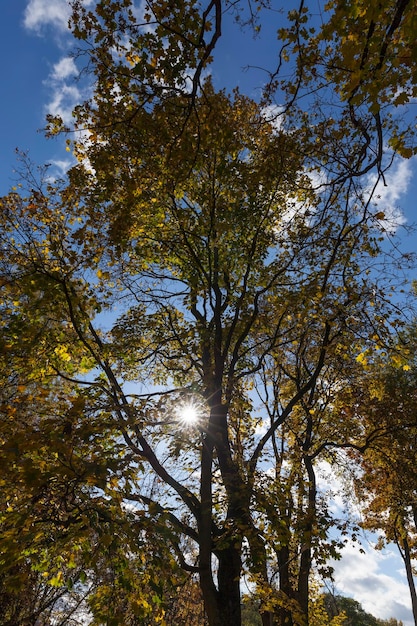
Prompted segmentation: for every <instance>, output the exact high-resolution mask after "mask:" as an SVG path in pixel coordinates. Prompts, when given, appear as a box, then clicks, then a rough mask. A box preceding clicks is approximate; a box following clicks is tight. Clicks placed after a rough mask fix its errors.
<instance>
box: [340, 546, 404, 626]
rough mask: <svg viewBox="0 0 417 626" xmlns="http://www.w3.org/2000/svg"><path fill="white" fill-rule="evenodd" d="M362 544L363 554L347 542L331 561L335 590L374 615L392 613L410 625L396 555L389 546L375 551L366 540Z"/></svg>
mask: <svg viewBox="0 0 417 626" xmlns="http://www.w3.org/2000/svg"><path fill="white" fill-rule="evenodd" d="M362 548H363V549H365V554H362V553H361V552H359V548H358V546H355V545H353V544H350V543H349V544H347V546H346V547H345V548H344V549H343V551H342V558H341V560H340V561H337V562H335V563H333V566H334V568H335V574H334V581H335V586H336V592H337V593H342V594H343V595H346V596H348V597H350V598H354V599H355V600H357V601H358V602H360V603H361V605H362V607H363V609H364V610H365V611H367V612H368V613H371V614H372V615H374V616H375V617H378V618H380V619H389V618H390V617H395V618H396V619H397V620H402V621H403V622H404V624H405V626H414V621H413V617H412V613H411V601H410V593H409V589H408V585H407V582H406V580H405V577H404V569H403V567H402V561H401V558H400V556H399V555H398V554H397V553H395V552H394V551H393V550H389V549H386V550H383V551H376V550H374V549H373V547H372V546H371V545H370V544H369V545H368V546H366V545H363V546H362ZM398 571H400V573H401V575H400V576H399V575H398ZM387 572H388V573H387Z"/></svg>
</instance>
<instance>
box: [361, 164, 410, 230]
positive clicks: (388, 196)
mask: <svg viewBox="0 0 417 626" xmlns="http://www.w3.org/2000/svg"><path fill="white" fill-rule="evenodd" d="M414 163H415V159H398V160H397V161H396V162H395V163H394V165H393V166H392V167H391V168H390V169H389V170H388V172H387V173H386V175H385V181H382V180H379V182H378V183H377V176H376V174H372V175H370V176H368V177H367V187H368V188H369V189H372V188H373V187H375V185H376V187H375V192H374V196H373V200H374V203H375V208H376V211H375V212H379V211H380V212H382V213H384V215H385V219H383V220H380V223H381V226H382V228H384V229H385V230H387V231H388V232H395V231H396V230H397V228H398V227H399V226H401V225H403V224H405V223H406V218H405V216H404V214H403V212H402V210H401V206H400V201H401V200H402V199H404V198H405V195H406V193H407V191H408V188H409V185H410V182H411V180H412V177H413V166H414Z"/></svg>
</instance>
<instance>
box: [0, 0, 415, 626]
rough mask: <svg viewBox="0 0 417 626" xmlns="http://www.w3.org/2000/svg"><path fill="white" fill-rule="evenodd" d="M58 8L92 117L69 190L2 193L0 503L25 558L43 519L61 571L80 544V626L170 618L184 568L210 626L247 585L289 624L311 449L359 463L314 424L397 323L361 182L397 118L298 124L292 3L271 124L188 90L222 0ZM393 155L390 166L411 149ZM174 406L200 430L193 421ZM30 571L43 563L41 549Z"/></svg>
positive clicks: (258, 112)
mask: <svg viewBox="0 0 417 626" xmlns="http://www.w3.org/2000/svg"><path fill="white" fill-rule="evenodd" d="M227 6H229V5H227ZM250 6H251V7H255V6H257V5H256V4H253V5H250ZM73 7H74V13H73V17H72V27H73V30H74V33H75V34H76V36H77V37H78V38H79V39H80V41H81V42H85V44H87V49H88V51H89V52H88V54H89V58H90V61H91V67H92V69H93V72H94V73H95V91H94V95H93V97H92V99H91V101H89V102H86V103H84V104H83V105H80V106H79V107H78V108H77V109H76V110H75V111H74V118H75V123H76V129H77V130H81V129H82V130H83V131H88V132H85V134H84V135H82V136H81V137H78V138H77V139H76V141H75V142H74V143H73V144H72V145H73V148H74V152H75V154H76V156H77V158H78V165H76V166H75V167H73V168H72V170H71V171H70V172H69V175H68V181H65V183H66V184H63V186H59V184H58V183H57V184H52V183H51V182H50V181H46V186H44V187H40V188H39V189H37V190H36V192H30V193H29V194H28V195H27V197H24V196H23V194H22V195H20V194H18V193H16V192H13V193H11V194H9V196H8V197H6V198H4V199H3V207H2V208H3V212H2V216H1V219H2V226H3V234H2V247H1V280H2V285H3V290H4V301H3V304H2V324H3V331H4V336H5V346H4V347H5V351H6V354H7V366H6V367H5V370H4V372H3V374H2V375H3V380H4V381H5V383H6V384H5V387H4V388H5V390H6V396H7V397H6V398H5V401H4V403H3V409H4V414H5V416H6V418H5V420H4V424H5V426H4V430H5V434H4V438H3V439H4V452H5V454H6V456H7V458H9V459H11V458H13V455H15V462H14V463H10V464H9V467H10V472H11V475H13V473H14V472H16V474H17V476H18V478H19V481H21V484H22V494H23V497H22V499H20V498H19V494H18V493H13V497H14V500H15V501H16V502H18V503H19V505H20V503H21V502H22V503H23V507H22V511H23V510H25V511H26V513H29V518H30V519H31V520H33V524H32V526H34V525H35V524H39V523H42V526H41V528H42V533H41V534H40V536H39V538H38V543H35V546H34V551H33V553H32V563H34V562H36V559H39V558H40V554H41V552H42V550H44V549H45V546H44V540H45V532H46V528H48V524H49V528H50V530H49V532H50V535H49V536H54V535H55V534H57V533H58V536H59V537H60V539H61V540H62V541H60V543H59V545H60V546H63V547H64V555H65V556H66V553H65V550H68V546H69V545H70V541H71V540H72V538H73V537H74V536H77V535H79V537H80V539H79V540H78V543H77V545H78V546H80V550H79V551H80V554H81V557H82V558H80V567H83V568H84V569H83V571H84V572H85V573H86V575H87V576H91V579H92V580H94V581H95V580H98V581H100V585H101V587H97V589H95V590H94V591H92V593H91V594H90V597H89V602H90V606H91V607H92V610H93V613H94V615H95V617H94V619H95V620H96V623H100V620H101V621H104V620H105V619H107V620H108V621H109V620H110V621H111V620H113V622H115V623H117V620H119V622H120V620H121V619H122V616H123V620H124V621H125V623H130V621H128V620H132V621H131V623H140V621H139V620H143V619H148V616H149V614H152V613H153V615H154V616H156V617H155V619H156V618H158V619H161V620H162V619H164V611H165V610H166V608H165V607H164V598H165V599H166V598H167V597H169V595H170V594H171V593H172V589H173V588H178V586H179V583H180V582H181V580H179V578H181V576H180V574H179V572H180V570H181V569H182V570H183V571H184V572H189V573H191V574H195V575H198V578H199V586H200V590H201V594H202V597H203V601H204V607H205V612H206V614H207V620H208V623H209V624H210V626H219V625H220V624H221V625H222V626H228V625H229V624H230V625H231V624H233V626H238V625H239V624H240V623H241V599H240V580H241V576H242V571H246V572H247V573H248V575H250V576H252V577H253V579H254V581H255V584H256V585H257V590H258V592H259V597H260V599H261V605H260V610H261V614H262V621H263V624H264V626H266V625H267V624H272V623H274V622H275V623H283V622H284V621H285V620H286V621H287V623H289V624H291V623H302V622H303V621H304V622H307V621H308V596H309V588H308V579H309V573H310V570H311V566H312V561H313V558H314V557H315V556H316V557H317V555H320V550H321V557H320V558H321V559H322V560H325V553H326V551H325V549H326V545H325V544H326V529H327V527H328V524H329V520H328V516H326V514H325V509H323V510H321V509H320V507H318V505H317V488H316V484H315V473H314V464H315V462H316V461H317V459H318V458H319V456H320V455H321V454H322V453H324V451H325V450H326V448H327V447H328V445H333V446H336V445H337V446H346V445H355V446H356V447H363V446H364V440H363V432H362V430H361V427H360V424H359V423H358V422H357V421H356V420H353V422H352V421H348V420H347V419H346V414H343V413H341V414H340V415H339V416H338V420H337V421H336V422H335V421H334V420H333V421H332V420H331V419H330V418H329V414H330V412H331V411H330V409H331V403H332V400H333V399H334V395H336V392H337V390H338V388H339V387H340V376H341V373H342V372H343V369H344V367H345V366H346V363H350V362H351V361H352V360H353V361H354V359H355V357H357V356H358V355H363V354H364V352H365V351H366V350H367V349H371V347H372V346H373V345H374V344H375V343H377V342H380V341H381V339H384V338H385V337H386V338H387V341H388V340H389V335H390V333H389V327H390V325H394V326H395V325H397V324H399V323H400V319H399V316H398V315H397V313H396V309H395V306H393V305H392V304H390V302H389V298H388V297H387V295H386V293H388V292H385V291H384V280H383V277H382V276H381V275H378V272H377V270H376V268H375V267H374V263H375V259H376V258H377V257H378V255H379V254H380V247H379V240H380V239H381V237H382V230H381V229H382V228H383V227H382V226H381V220H382V219H383V217H384V216H383V213H381V211H380V210H379V209H378V207H377V208H375V207H374V205H373V194H374V190H375V187H374V188H373V189H371V190H369V188H368V187H369V186H368V185H366V184H364V185H363V184H362V183H363V182H364V181H363V180H361V178H360V177H361V176H362V175H364V174H365V173H367V172H369V171H371V170H372V168H374V170H375V172H376V177H377V178H376V180H377V181H378V180H382V179H383V176H384V169H385V167H386V166H387V165H388V164H389V163H390V162H391V155H390V154H388V156H387V157H385V155H384V154H383V153H382V142H381V133H382V131H383V130H384V132H385V130H386V129H387V132H388V130H391V126H389V123H390V122H389V121H388V122H384V121H382V118H381V115H380V114H379V112H378V114H377V113H375V111H374V110H373V102H372V103H371V104H370V105H369V106H368V104H369V103H368V101H367V103H368V104H367V103H364V102H362V101H361V102H360V103H359V104H358V102H356V101H355V98H356V91H357V90H356V91H355V94H354V95H355V98H354V97H353V96H352V98H351V97H350V95H349V96H348V98H347V100H348V102H347V104H346V105H343V106H341V108H340V109H339V112H338V114H337V115H336V116H335V117H334V118H333V117H332V116H331V115H329V111H330V109H328V108H327V109H326V107H325V100H324V99H322V100H321V102H315V101H314V102H313V99H312V98H309V99H308V102H309V106H311V105H312V104H314V105H315V106H314V107H313V106H311V111H310V112H309V114H307V113H306V111H305V110H302V108H301V107H300V106H299V103H300V102H301V99H300V98H299V96H301V95H302V91H303V89H304V92H305V89H308V90H311V91H314V89H313V82H312V81H313V78H314V72H313V70H312V69H311V70H309V69H308V68H309V67H310V68H311V59H312V58H313V57H312V55H313V51H314V50H318V47H317V46H319V45H321V43H320V42H324V41H326V37H328V35H327V34H326V31H325V30H323V31H322V33H321V34H320V37H319V38H318V39H317V42H313V41H312V40H311V41H308V42H307V44H306V46H303V45H301V39H302V38H304V39H305V37H306V35H305V30H304V26H302V24H303V23H304V22H305V11H304V9H303V7H301V8H300V11H298V12H296V15H295V17H294V16H293V17H294V19H293V18H291V19H293V24H294V27H293V29H292V30H291V28H289V29H287V30H286V33H285V36H286V37H287V38H288V40H289V41H290V43H291V46H292V47H293V48H294V50H295V52H296V53H297V55H298V60H297V62H296V63H295V62H294V65H293V66H292V67H293V68H294V70H295V72H296V74H297V76H298V82H297V83H296V86H297V89H296V91H295V92H294V91H293V90H292V88H290V86H288V84H287V87H285V84H284V83H282V85H283V86H284V88H285V89H286V106H285V107H284V111H285V115H283V122H282V124H281V125H279V124H277V123H276V120H275V121H271V120H269V121H268V119H266V112H265V108H264V104H265V103H262V104H259V103H257V102H254V101H253V100H251V99H250V98H247V97H245V96H243V95H242V94H240V93H239V92H238V91H237V90H236V91H235V92H234V93H233V96H229V95H227V94H226V93H225V92H218V91H216V90H215V89H214V88H213V86H212V84H211V81H210V80H205V81H203V78H202V75H203V74H202V72H203V70H204V68H206V67H207V64H208V63H209V59H210V56H211V54H212V52H213V51H214V49H215V45H216V42H217V39H218V37H219V36H220V33H221V20H222V19H223V18H222V9H223V7H224V5H223V4H222V3H221V2H220V1H219V2H211V3H209V4H208V5H207V6H206V7H205V8H202V7H200V6H199V5H196V4H195V3H192V2H180V3H175V6H174V5H172V6H171V4H170V3H165V2H163V3H161V2H156V3H153V2H151V3H149V5H148V10H147V12H146V13H145V15H144V16H143V23H142V25H141V24H138V22H137V13H136V12H135V11H133V6H132V4H131V3H130V2H129V1H128V0H122V1H117V2H105V3H104V2H102V3H98V5H97V7H96V9H95V11H94V12H88V11H85V10H84V9H83V6H82V5H81V3H78V2H74V3H73ZM406 14H407V11H406V7H404V10H403V11H402V12H399V13H398V16H399V18H398V19H399V22H400V23H402V19H403V16H406ZM213 16H214V19H213V20H212V19H211V17H213ZM250 18H251V21H252V22H253V21H254V19H255V18H254V14H251V15H250ZM384 19H385V16H384ZM387 19H388V18H387ZM397 21H398V20H397V19H393V20H392V22H391V24H393V25H394V26H395V29H396V28H397ZM398 28H399V26H398ZM406 30H407V29H405V31H406ZM335 32H337V33H338V37H339V38H340V37H343V36H344V33H343V30H340V28H339V30H336V31H335ZM206 33H208V34H207V35H206ZM405 34H406V33H405ZM404 36H405V35H404ZM205 37H208V41H207V42H206V41H205ZM282 37H284V35H282ZM313 44H314V45H313ZM388 44H390V41H387V46H388ZM404 45H405V44H404ZM291 46H290V47H291ZM287 47H288V46H287V44H284V47H283V49H282V51H281V52H282V54H283V51H284V50H285V49H286V48H287ZM388 47H389V46H388ZM329 48H330V52H329V53H326V55H327V56H326V58H327V59H328V58H329V54H330V57H331V54H332V50H333V48H332V46H331V45H330V46H329ZM386 49H387V47H384V50H385V51H386ZM345 52H346V51H345ZM307 53H308V54H307ZM309 55H310V56H309ZM345 56H346V67H347V72H350V71H351V66H350V65H349V64H348V63H347V62H348V60H349V55H348V54H347V52H346V55H345ZM390 58H391V57H390ZM326 62H327V61H326ZM309 63H310V65H309ZM329 63H330V61H329ZM383 65H384V69H386V67H387V65H386V63H385V61H383ZM329 67H330V65H329ZM300 68H301V69H300ZM189 77H190V78H191V86H189V85H190V83H189V80H188V78H189ZM395 80H397V79H395ZM321 81H322V79H321V78H320V81H319V82H320V90H319V91H320V92H321V93H322V92H323V90H322V89H321V86H322V85H321ZM394 83H395V81H393V82H392V83H390V85H392V84H394ZM340 85H341V83H340ZM362 87H363V91H364V93H365V92H366V89H365V87H366V85H365V81H364V80H362V78H361V89H362ZM385 88H386V90H387V89H388V88H389V85H388V83H387V85H386V86H385ZM352 89H353V87H352ZM352 89H351V91H352ZM324 91H325V93H328V92H326V90H325V89H324ZM345 91H346V89H345ZM273 92H274V86H273V85H272V84H271V85H269V92H268V94H267V95H268V98H271V97H272V96H271V94H272V93H273ZM335 93H337V94H339V95H340V94H342V95H341V96H340V101H341V102H344V101H345V95H344V94H345V92H344V91H343V89H342V87H340V89H338V90H336V92H335ZM349 93H351V92H349ZM365 95H366V94H365ZM268 102H270V100H268ZM397 104H400V103H399V102H398V103H397ZM316 105H317V106H316ZM337 106H338V105H337ZM337 106H336V107H335V108H336V109H337ZM362 110H363V111H364V113H363V114H362ZM49 121H50V132H52V133H53V132H55V131H57V130H60V129H62V124H61V122H60V120H58V119H52V118H50V120H49ZM384 124H388V126H384ZM392 128H394V127H392ZM393 132H394V131H393ZM395 132H396V131H395ZM404 141H405V139H404ZM404 141H403V139H401V141H400V142H399V143H398V145H396V146H394V147H395V148H396V149H398V150H400V149H401V150H402V151H403V152H404V149H403V147H404V145H405V144H404ZM317 181H319V182H317ZM365 182H366V181H365ZM31 188H33V184H32V185H31ZM375 304H376V305H377V306H374V305H375ZM345 357H346V358H345ZM12 381H14V386H13V385H11V387H10V388H12V390H13V394H14V395H13V398H17V399H18V402H20V403H21V402H24V406H25V411H27V412H28V416H29V419H28V421H27V422H26V423H24V421H23V423H22V422H20V421H19V420H16V417H15V412H14V407H13V404H12V403H11V401H10V397H9V395H8V392H9V384H10V383H11V382H12ZM262 385H263V409H262V412H261V413H258V412H257V407H256V405H255V398H254V393H253V392H254V389H258V390H260V389H261V387H262ZM330 390H333V395H332V393H331V391H330ZM190 405H192V406H193V407H194V408H195V409H196V410H198V421H197V422H196V423H195V424H194V425H189V426H188V427H186V426H185V424H184V421H183V420H182V417H181V414H182V410H183V409H184V408H185V407H188V408H189V407H190ZM22 415H24V416H25V417H26V415H27V413H26V412H22ZM264 419H265V422H264ZM260 423H262V424H263V426H264V429H263V431H261V432H259V428H258V426H259V424H260ZM27 424H29V429H28V434H27V437H26V440H25V449H24V451H23V453H22V451H21V450H19V449H18V448H17V451H16V446H15V444H16V441H18V440H19V437H20V436H21V433H22V431H23V430H24V429H25V427H27ZM10 442H12V445H11V444H10ZM39 446H41V450H42V455H39V454H38V450H39ZM21 455H22V457H23V459H24V463H23V464H22V465H19V464H17V463H16V458H20V456H21ZM44 459H46V462H45V461H44ZM287 463H289V466H288V465H287ZM22 466H23V469H22ZM27 466H29V470H30V471H28V472H25V471H24V468H25V467H27ZM288 467H289V469H288ZM268 472H271V473H272V472H274V473H275V475H274V477H273V480H269V477H268ZM49 477H53V478H54V480H55V482H53V485H52V489H50V490H49V488H48V481H44V482H42V480H43V479H44V478H49ZM68 485H70V486H71V487H70V489H69V490H68V489H67V486H68ZM264 486H266V487H267V489H263V487H264ZM42 489H43V491H42ZM5 491H6V493H8V492H9V487H8V486H7V485H6V486H5ZM34 491H35V492H36V494H37V495H39V494H40V502H41V503H42V506H40V507H39V509H40V510H38V508H36V507H34V510H31V509H30V503H31V498H32V497H33V496H34V493H33V492H34ZM38 492H39V494H38ZM62 492H63V493H64V494H65V496H66V497H64V498H62ZM276 495H278V496H279V500H278V501H279V516H278V518H277V515H276V511H274V510H273V506H271V502H272V501H273V500H272V499H273V498H275V496H276ZM294 498H295V499H294ZM294 502H295V503H296V506H293V503H294ZM51 510H54V511H55V515H54V516H53V518H52V519H49V517H47V519H44V518H43V517H42V516H43V514H44V512H47V513H49V512H50V511H51ZM281 521H282V522H283V524H282V525H281V526H280V522H281ZM2 523H4V524H5V526H6V527H7V528H12V527H13V528H14V529H15V531H14V532H18V531H19V529H23V530H25V531H26V533H23V534H22V537H21V538H20V540H19V542H17V544H16V545H17V549H16V548H15V549H13V547H12V546H11V545H9V547H8V549H9V551H10V552H9V553H10V555H13V550H15V551H14V554H16V551H19V550H21V551H22V553H23V550H24V546H25V544H24V541H25V538H27V539H30V538H31V536H32V534H33V528H32V526H31V527H30V528H29V530H28V529H27V528H26V527H25V525H24V515H22V514H20V512H19V514H18V515H16V514H15V513H14V509H13V507H12V510H8V509H6V510H5V512H4V518H3V520H2ZM91 543H92V545H93V546H94V548H95V550H94V551H93V553H92V554H91V551H89V550H88V546H89V544H91ZM150 544H152V548H153V549H152V554H153V555H154V556H153V557H151V554H150V553H149V552H148V554H149V557H150V558H152V559H153V560H152V561H151V562H152V567H150V566H149V570H150V571H151V572H153V573H152V575H151V577H150V579H149V578H146V577H144V576H143V569H142V566H143V562H142V561H141V551H142V550H143V549H144V547H143V546H146V547H147V548H148V549H149V546H150ZM6 552H7V550H6ZM127 554H128V555H129V558H127V556H126V555H127ZM293 554H295V555H296V556H297V558H296V559H294V561H293V560H292V555H293ZM286 555H287V556H288V557H291V562H293V563H294V564H296V566H297V567H298V571H296V567H295V565H294V568H292V569H291V568H288V567H287V563H288V561H289V559H288V558H287V556H286ZM47 556H48V559H47V562H48V567H49V564H50V563H51V564H52V565H54V566H56V563H57V562H58V561H57V557H56V548H54V547H53V546H51V545H48V552H47ZM68 560H69V555H68ZM277 564H278V570H279V586H280V588H279V589H278V590H277V588H276V586H274V585H272V584H271V572H272V571H273V568H274V567H275V566H276V565H277ZM8 566H9V565H8V562H7V560H6V562H5V569H6V571H7V568H8ZM161 569H162V570H163V571H165V570H166V571H169V572H170V576H169V577H168V578H170V580H169V581H168V583H169V584H168V585H167V586H168V589H163V588H161V586H158V584H157V579H158V576H157V574H158V573H159V572H160V571H161ZM59 571H61V574H60V573H59ZM59 571H58V572H57V573H56V577H58V580H59V581H61V580H62V581H63V579H64V573H63V571H64V568H62V570H59ZM109 577H110V579H111V581H112V584H111V585H109V584H107V581H108V579H109ZM295 580H296V582H294V581H295ZM277 591H278V592H279V593H277ZM262 593H263V597H262V596H261V594H262ZM112 594H115V595H114V596H112ZM113 597H115V598H116V599H117V602H116V601H115V602H113V601H112V602H110V601H109V598H113ZM109 605H110V608H109ZM157 607H158V608H157ZM166 607H168V608H169V604H167V605H166ZM110 613H111V614H110ZM134 620H136V622H135V621H134Z"/></svg>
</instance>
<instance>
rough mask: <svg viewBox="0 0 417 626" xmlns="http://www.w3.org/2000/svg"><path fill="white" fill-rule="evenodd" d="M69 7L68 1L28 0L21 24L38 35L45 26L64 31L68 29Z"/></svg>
mask: <svg viewBox="0 0 417 626" xmlns="http://www.w3.org/2000/svg"><path fill="white" fill-rule="evenodd" d="M69 16H70V6H69V2H68V0H29V2H28V4H27V6H26V9H25V13H24V19H23V24H24V26H25V28H27V29H28V30H33V31H35V32H37V33H38V34H40V33H41V32H42V31H43V29H44V28H45V26H53V27H54V28H56V29H58V30H60V31H65V30H67V29H68V19H69Z"/></svg>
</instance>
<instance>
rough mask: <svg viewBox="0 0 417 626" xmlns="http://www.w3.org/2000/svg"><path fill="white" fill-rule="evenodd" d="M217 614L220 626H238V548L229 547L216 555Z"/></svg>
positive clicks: (239, 612)
mask: <svg viewBox="0 0 417 626" xmlns="http://www.w3.org/2000/svg"><path fill="white" fill-rule="evenodd" d="M218 559H219V571H218V588H219V592H218V612H219V615H220V617H221V624H222V626H240V625H241V623H242V615H241V603H240V602H241V601H240V572H241V566H242V564H241V558H240V547H234V546H229V547H227V548H225V549H224V550H222V551H221V552H220V554H218Z"/></svg>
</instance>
